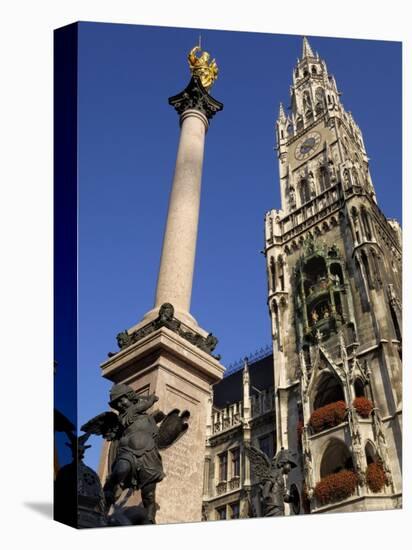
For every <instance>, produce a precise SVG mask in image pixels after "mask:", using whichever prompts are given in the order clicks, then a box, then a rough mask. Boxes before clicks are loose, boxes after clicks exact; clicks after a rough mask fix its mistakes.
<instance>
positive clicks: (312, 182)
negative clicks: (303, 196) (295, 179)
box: [308, 172, 316, 197]
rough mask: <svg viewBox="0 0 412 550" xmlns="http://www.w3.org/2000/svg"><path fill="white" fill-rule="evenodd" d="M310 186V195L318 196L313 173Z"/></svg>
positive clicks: (310, 174)
mask: <svg viewBox="0 0 412 550" xmlns="http://www.w3.org/2000/svg"><path fill="white" fill-rule="evenodd" d="M308 184H309V191H310V194H311V196H312V197H313V196H314V195H316V186H315V177H314V175H313V173H312V172H309V175H308Z"/></svg>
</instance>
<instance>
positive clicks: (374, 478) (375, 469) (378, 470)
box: [366, 462, 386, 493]
mask: <svg viewBox="0 0 412 550" xmlns="http://www.w3.org/2000/svg"><path fill="white" fill-rule="evenodd" d="M366 483H367V484H368V487H369V489H370V490H371V491H372V493H379V492H380V491H381V490H382V489H383V486H384V485H385V483H386V474H385V471H384V469H383V467H382V464H380V463H379V462H372V464H368V467H367V468H366Z"/></svg>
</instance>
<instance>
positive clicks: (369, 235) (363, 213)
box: [361, 207, 372, 241]
mask: <svg viewBox="0 0 412 550" xmlns="http://www.w3.org/2000/svg"><path fill="white" fill-rule="evenodd" d="M361 217H362V222H363V227H364V230H365V237H366V238H367V240H368V241H371V240H372V230H371V225H370V221H369V214H368V213H367V212H366V209H365V208H364V207H363V208H362V209H361Z"/></svg>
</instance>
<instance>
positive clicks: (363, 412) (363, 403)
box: [353, 397, 373, 418]
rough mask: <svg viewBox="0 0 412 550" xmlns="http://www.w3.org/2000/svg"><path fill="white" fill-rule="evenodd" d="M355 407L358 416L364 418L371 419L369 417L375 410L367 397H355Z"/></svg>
mask: <svg viewBox="0 0 412 550" xmlns="http://www.w3.org/2000/svg"><path fill="white" fill-rule="evenodd" d="M353 406H354V407H355V409H356V412H357V413H358V415H359V416H361V417H362V418H369V415H370V414H371V412H372V409H373V403H372V401H371V400H370V399H367V398H366V397H355V399H354V400H353Z"/></svg>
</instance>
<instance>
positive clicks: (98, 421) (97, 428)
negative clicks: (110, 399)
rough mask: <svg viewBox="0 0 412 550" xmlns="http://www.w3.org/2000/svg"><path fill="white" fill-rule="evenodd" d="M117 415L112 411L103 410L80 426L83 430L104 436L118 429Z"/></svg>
mask: <svg viewBox="0 0 412 550" xmlns="http://www.w3.org/2000/svg"><path fill="white" fill-rule="evenodd" d="M119 427H120V423H119V417H118V415H117V414H116V413H114V412H104V413H102V414H98V415H97V416H95V417H94V418H92V419H91V420H89V421H88V422H86V424H83V426H82V427H81V428H80V429H81V430H82V431H83V432H87V433H90V434H95V435H102V436H103V437H105V436H106V435H107V434H108V433H110V432H115V431H117V430H118V429H119Z"/></svg>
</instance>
